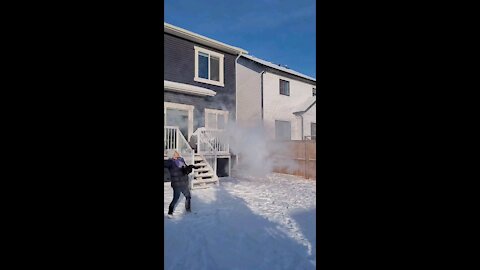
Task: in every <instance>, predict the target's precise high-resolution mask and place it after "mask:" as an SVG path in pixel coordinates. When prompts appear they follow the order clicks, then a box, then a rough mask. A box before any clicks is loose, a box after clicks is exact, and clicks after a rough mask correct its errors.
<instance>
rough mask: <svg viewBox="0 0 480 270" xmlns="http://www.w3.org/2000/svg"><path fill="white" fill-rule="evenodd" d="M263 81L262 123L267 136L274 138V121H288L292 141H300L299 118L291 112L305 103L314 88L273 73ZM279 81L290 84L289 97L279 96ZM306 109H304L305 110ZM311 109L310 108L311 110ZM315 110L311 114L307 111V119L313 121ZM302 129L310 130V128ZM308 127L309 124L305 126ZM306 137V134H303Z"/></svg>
mask: <svg viewBox="0 0 480 270" xmlns="http://www.w3.org/2000/svg"><path fill="white" fill-rule="evenodd" d="M263 79H264V85H263V87H264V88H263V90H264V96H263V106H264V121H265V123H264V124H265V127H266V130H267V135H268V136H269V138H270V139H274V138H275V120H283V121H290V122H291V124H292V140H301V139H302V132H301V118H300V117H298V116H295V115H294V114H293V112H294V111H295V110H296V109H297V108H298V106H299V105H301V104H302V103H304V102H305V100H306V99H307V98H309V97H311V96H312V89H313V88H314V87H315V85H313V84H308V83H305V82H301V81H297V80H293V79H291V78H288V77H283V76H279V75H277V74H273V73H269V72H267V73H265V74H264V76H263ZM280 79H282V80H286V81H289V82H290V96H285V95H280V91H279V89H280V83H279V82H280ZM305 109H306V108H305ZM312 109H313V108H310V110H312ZM315 110H316V109H314V110H313V114H312V113H311V112H310V111H309V112H307V113H308V114H309V116H308V117H309V118H310V120H309V121H311V119H312V117H313V119H315ZM305 123H310V122H304V129H308V130H310V127H305V125H306V124H305ZM307 125H310V124H307ZM304 135H305V136H306V134H304Z"/></svg>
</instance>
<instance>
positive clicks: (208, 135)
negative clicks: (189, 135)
mask: <svg viewBox="0 0 480 270" xmlns="http://www.w3.org/2000/svg"><path fill="white" fill-rule="evenodd" d="M195 133H197V135H198V138H199V140H198V142H203V143H199V144H198V152H199V153H202V154H213V151H212V150H215V152H216V153H217V154H229V153H230V144H229V143H228V136H227V133H226V132H225V131H224V130H219V129H206V128H204V127H202V128H198V129H197V131H195ZM207 142H208V144H209V145H210V146H211V147H212V148H209V146H208V145H207V144H206V143H207Z"/></svg>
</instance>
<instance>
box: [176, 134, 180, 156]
mask: <svg viewBox="0 0 480 270" xmlns="http://www.w3.org/2000/svg"><path fill="white" fill-rule="evenodd" d="M178 133H180V129H178V128H176V130H175V139H176V141H177V142H176V145H175V149H177V151H178V152H180V147H179V146H178V142H179V141H180V140H179V137H180V136H178Z"/></svg>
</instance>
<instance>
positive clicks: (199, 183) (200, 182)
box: [191, 154, 219, 189]
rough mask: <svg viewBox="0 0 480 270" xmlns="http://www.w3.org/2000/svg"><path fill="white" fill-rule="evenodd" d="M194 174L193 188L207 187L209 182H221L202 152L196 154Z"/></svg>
mask: <svg viewBox="0 0 480 270" xmlns="http://www.w3.org/2000/svg"><path fill="white" fill-rule="evenodd" d="M193 161H194V166H195V170H194V175H193V181H192V185H191V188H192V189H198V188H207V187H208V184H211V183H215V184H217V185H218V184H219V180H218V176H217V174H216V173H215V171H214V170H213V168H212V167H211V166H210V165H209V164H208V162H206V160H205V158H204V157H203V156H202V155H201V154H195V156H194V158H193Z"/></svg>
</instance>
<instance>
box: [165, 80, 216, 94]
mask: <svg viewBox="0 0 480 270" xmlns="http://www.w3.org/2000/svg"><path fill="white" fill-rule="evenodd" d="M163 88H164V89H165V90H167V91H173V92H179V93H184V94H190V95H197V96H211V97H213V96H215V95H216V94H217V92H215V91H213V90H210V89H206V88H203V87H199V86H194V85H190V84H184V83H178V82H172V81H166V80H164V81H163Z"/></svg>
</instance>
